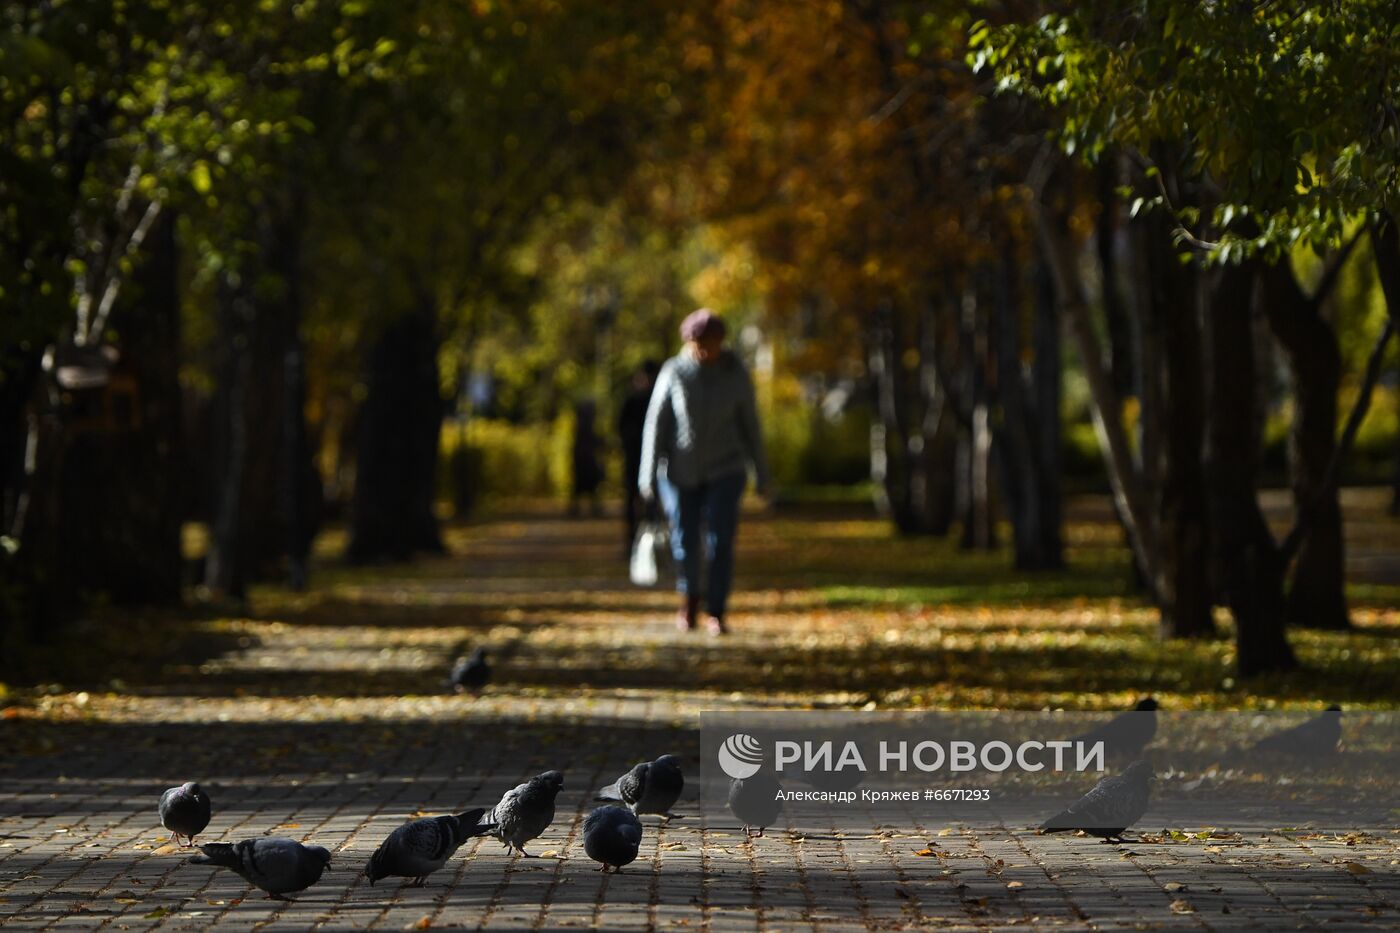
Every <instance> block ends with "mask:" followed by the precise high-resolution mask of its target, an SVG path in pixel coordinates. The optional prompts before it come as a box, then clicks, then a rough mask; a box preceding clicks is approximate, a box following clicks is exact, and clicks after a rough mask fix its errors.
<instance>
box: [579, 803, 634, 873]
mask: <svg viewBox="0 0 1400 933" xmlns="http://www.w3.org/2000/svg"><path fill="white" fill-rule="evenodd" d="M641 845H642V821H641V820H639V819H637V815H636V814H635V813H633V812H632V811H631V810H629V809H627V808H626V807H619V806H615V805H610V806H606V807H599V808H598V809H596V810H594V811H593V812H592V813H590V814H588V818H587V819H585V820H584V821H583V851H585V852H587V853H588V857H589V858H591V859H593V861H595V862H602V863H603V867H602V869H601V871H603V872H606V871H607V870H608V866H609V865H612V866H613V867H615V868H616V869H617V870H618V871H622V866H623V865H630V864H631V863H632V862H635V861H636V860H637V850H638V849H640V848H641Z"/></svg>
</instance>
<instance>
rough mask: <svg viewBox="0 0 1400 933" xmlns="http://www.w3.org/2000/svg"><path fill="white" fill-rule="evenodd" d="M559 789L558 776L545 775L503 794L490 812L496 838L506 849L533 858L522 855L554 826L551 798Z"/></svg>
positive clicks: (560, 779)
mask: <svg viewBox="0 0 1400 933" xmlns="http://www.w3.org/2000/svg"><path fill="white" fill-rule="evenodd" d="M563 787H564V775H563V774H562V773H561V772H559V771H546V772H544V773H543V774H537V775H535V776H534V777H532V778H530V780H528V781H526V782H525V783H524V784H518V785H516V786H515V787H513V788H511V789H510V790H508V791H506V792H505V794H504V795H503V796H502V797H501V802H500V803H498V804H496V808H495V809H494V810H493V811H492V812H491V819H492V820H493V821H494V822H495V829H494V832H495V834H496V838H498V839H500V840H501V841H502V842H504V843H505V845H506V848H507V849H514V850H515V851H517V852H519V853H520V854H521V855H524V856H526V857H527V858H533V856H531V855H530V853H529V852H526V851H525V843H527V842H529V841H530V840H531V839H535V838H538V837H539V835H540V834H541V833H543V832H544V831H545V830H546V829H548V828H549V824H550V823H552V822H554V798H555V797H557V796H559V791H560V790H562V789H563Z"/></svg>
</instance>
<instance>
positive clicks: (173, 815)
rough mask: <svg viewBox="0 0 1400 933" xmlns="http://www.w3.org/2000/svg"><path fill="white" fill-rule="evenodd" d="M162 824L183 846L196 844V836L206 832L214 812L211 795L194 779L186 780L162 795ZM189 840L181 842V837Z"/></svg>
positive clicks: (160, 807) (160, 808) (160, 809)
mask: <svg viewBox="0 0 1400 933" xmlns="http://www.w3.org/2000/svg"><path fill="white" fill-rule="evenodd" d="M157 812H159V813H160V825H162V826H164V827H165V828H166V829H168V830H170V840H171V841H172V842H176V843H179V844H180V845H181V846H192V845H194V837H195V836H198V835H199V834H200V833H202V832H204V827H206V826H208V825H209V817H210V815H211V813H212V810H211V808H210V804H209V795H208V794H206V793H205V792H204V791H203V790H201V789H200V786H199V785H198V784H196V783H195V782H194V781H186V782H185V783H184V784H181V785H180V786H179V787H172V788H170V789H169V790H167V791H166V792H165V793H163V794H161V795H160V806H159V807H158V808H157ZM181 836H185V837H188V839H189V841H188V842H180V837H181Z"/></svg>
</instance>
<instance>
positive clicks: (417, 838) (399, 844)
mask: <svg viewBox="0 0 1400 933" xmlns="http://www.w3.org/2000/svg"><path fill="white" fill-rule="evenodd" d="M485 813H486V810H485V809H484V808H478V809H476V810H468V811H467V812H466V813H459V814H457V815H456V816H438V817H424V818H423V819H421V820H414V821H413V822H411V823H405V824H403V825H402V826H400V827H399V828H398V829H396V830H394V831H393V832H392V833H390V834H389V838H387V839H385V840H384V841H383V842H381V843H380V844H379V848H377V849H375V850H374V854H373V855H371V856H370V857H369V865H367V866H365V874H366V875H367V876H369V883H370V885H371V886H373V885H374V883H375V882H376V881H378V880H379V879H380V878H388V877H389V876H390V875H395V876H397V877H400V878H412V879H413V887H415V888H421V887H422V886H423V883H424V882H425V881H427V880H428V876H429V875H430V874H432V873H433V872H435V871H437V870H438V869H439V868H441V867H442V866H443V865H445V864H447V860H448V859H449V858H451V857H452V853H454V852H456V851H457V850H458V849H459V848H461V846H462V843H464V842H466V841H467V840H468V839H470V838H472V837H473V836H485V835H488V834H490V833H492V832H495V830H496V824H495V823H483V822H481V817H482V815H483V814H485Z"/></svg>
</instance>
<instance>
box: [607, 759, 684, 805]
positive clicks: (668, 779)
mask: <svg viewBox="0 0 1400 933" xmlns="http://www.w3.org/2000/svg"><path fill="white" fill-rule="evenodd" d="M684 787H685V776H684V775H683V774H681V760H680V759H679V758H677V757H676V756H675V755H662V756H661V757H660V758H658V759H656V760H655V761H643V762H641V763H640V764H637V765H635V766H633V768H632V770H631V771H628V772H627V773H626V774H624V775H623V776H622V777H620V778H618V779H617V780H616V781H614V782H613V783H611V784H609V785H608V786H607V787H604V788H603V789H602V790H600V791H598V796H596V797H594V798H593V799H594V800H604V801H616V802H618V803H624V804H626V805H627V806H628V807H630V808H631V809H632V812H633V813H635V814H637V815H638V816H641V815H642V814H643V813H658V814H660V815H662V816H664V817H667V818H668V819H669V818H670V816H671V808H672V807H674V806H675V805H676V801H677V800H679V799H680V796H681V790H682V789H684Z"/></svg>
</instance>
